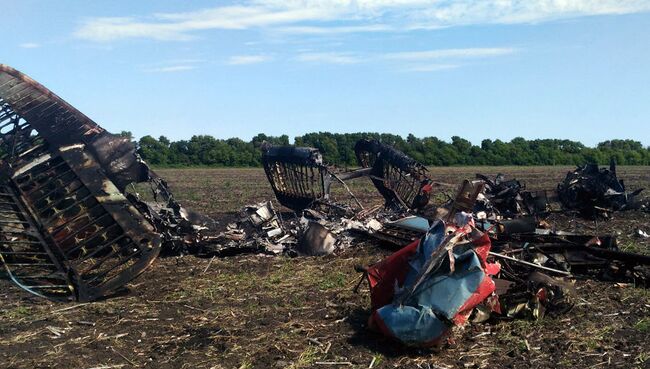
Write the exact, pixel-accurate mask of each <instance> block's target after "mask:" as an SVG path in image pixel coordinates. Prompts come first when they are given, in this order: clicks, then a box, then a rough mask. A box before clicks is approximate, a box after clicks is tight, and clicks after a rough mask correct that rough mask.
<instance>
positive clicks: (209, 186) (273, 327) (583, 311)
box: [0, 167, 650, 369]
mask: <svg viewBox="0 0 650 369" xmlns="http://www.w3.org/2000/svg"><path fill="white" fill-rule="evenodd" d="M569 169H571V168H568V167H532V168H521V167H517V168H515V167H505V168H504V167H501V168H486V167H482V168H432V169H431V175H432V177H433V178H435V179H436V180H438V181H440V182H445V183H450V184H455V183H459V182H460V180H462V179H464V178H472V177H473V176H474V173H476V172H481V173H484V174H488V175H495V174H496V173H497V172H503V173H505V174H506V175H507V176H508V177H509V178H513V177H516V178H518V179H520V180H521V181H522V182H524V183H526V184H527V186H528V188H531V189H544V188H554V187H555V185H556V184H557V183H558V182H559V181H560V180H561V179H562V178H563V177H564V174H565V173H566V171H567V170H569ZM158 172H159V174H161V175H162V176H163V177H165V178H166V179H168V181H169V182H170V184H171V186H172V189H173V190H174V192H175V194H176V196H177V198H178V199H179V200H180V201H181V202H182V203H183V204H185V205H186V206H188V207H190V208H192V209H194V210H197V211H200V212H203V213H206V214H208V215H210V216H212V217H214V218H216V219H222V220H224V219H231V218H232V214H233V212H235V211H237V210H238V209H239V208H241V206H242V205H245V204H251V203H255V202H259V201H263V200H268V199H273V194H272V192H271V189H270V187H269V186H268V184H267V181H266V178H265V176H264V173H263V171H262V170H261V169H184V170H172V169H167V170H159V171H158ZM619 177H621V178H624V179H625V182H626V184H627V185H628V187H629V188H630V189H634V188H639V187H647V188H650V168H648V167H621V168H619ZM351 189H352V191H353V192H354V193H355V194H357V196H358V197H359V198H360V200H361V201H362V202H363V203H365V204H373V203H381V199H380V198H379V197H378V195H377V193H376V192H375V190H374V188H373V187H372V185H371V184H369V182H368V181H367V180H364V179H358V180H355V181H354V182H353V183H352V185H351ZM439 190H440V191H443V190H449V192H451V189H450V188H445V187H441V188H439ZM339 194H340V195H341V196H344V195H343V192H339ZM443 197H444V196H442V195H441V196H439V197H438V199H442V198H443ZM551 222H552V223H553V224H554V225H555V226H556V227H557V228H558V229H563V230H577V231H581V232H585V233H592V234H603V233H616V234H617V235H618V236H619V245H620V246H621V247H622V248H623V249H625V250H628V251H635V252H642V253H646V254H650V240H649V239H647V238H646V239H644V238H639V237H636V236H635V235H634V234H635V231H636V230H637V229H642V230H644V231H646V232H649V233H650V214H648V213H642V212H639V211H630V212H624V213H618V214H616V215H615V216H614V218H613V219H611V220H609V221H607V222H593V221H584V220H580V219H574V218H571V217H565V216H554V217H553V218H551ZM388 254H390V250H386V249H383V248H381V247H379V246H378V245H377V244H376V243H374V242H371V241H361V242H358V243H357V244H355V245H353V246H352V247H351V248H349V249H347V250H345V251H343V252H341V253H339V254H338V255H332V256H327V257H322V258H304V257H298V258H289V257H269V256H263V255H240V256H234V257H228V258H215V259H209V258H198V257H194V256H184V257H166V258H160V259H158V260H157V261H156V262H155V264H154V265H153V267H152V268H151V269H150V270H148V271H147V272H146V273H145V274H144V275H142V276H141V277H140V278H138V279H137V280H135V281H133V283H131V284H130V285H129V286H128V289H127V290H125V291H123V292H121V293H120V294H118V295H117V296H114V297H112V298H109V299H106V300H104V301H100V302H95V303H90V304H60V303H53V302H49V301H46V300H43V299H40V298H37V297H34V296H31V295H30V294H28V293H27V292H24V291H22V290H20V289H19V288H17V287H15V286H14V285H13V284H11V283H10V282H9V281H7V280H0V367H1V368H105V369H107V368H131V367H138V368H139V367H148V368H240V369H245V368H337V367H344V368H347V367H353V368H370V367H372V368H502V367H503V368H598V367H617V368H633V367H638V368H648V367H650V351H649V350H648V347H649V343H650V317H649V312H650V294H648V291H647V290H645V289H641V288H635V287H634V286H631V285H615V284H612V283H606V282H597V281H577V282H576V287H577V291H578V298H577V303H576V304H575V306H574V307H573V309H571V310H570V311H569V312H567V313H564V314H562V315H559V316H547V317H545V318H544V319H543V320H540V321H530V320H491V321H489V322H487V323H482V324H474V325H472V324H469V325H467V326H465V327H464V328H462V329H458V330H457V331H456V332H455V333H454V335H453V336H452V339H450V340H449V341H448V342H447V343H445V344H443V346H442V347H439V348H436V349H427V350H422V349H410V348H405V347H402V346H400V345H399V344H396V343H395V342H392V341H390V340H386V339H384V338H383V337H381V336H379V335H377V334H375V333H373V332H371V331H369V330H368V329H367V328H366V321H367V318H368V313H369V305H370V304H369V297H368V294H367V290H366V289H365V288H361V290H360V292H359V293H358V294H355V293H354V292H353V291H352V290H353V288H354V286H355V285H356V284H357V282H358V281H359V278H360V275H359V274H358V273H356V272H355V271H354V266H355V265H369V264H372V263H375V262H377V261H379V260H381V259H382V258H384V257H385V256H386V255H388Z"/></svg>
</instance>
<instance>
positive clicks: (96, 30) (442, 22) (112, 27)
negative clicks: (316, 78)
mask: <svg viewBox="0 0 650 369" xmlns="http://www.w3.org/2000/svg"><path fill="white" fill-rule="evenodd" d="M237 4H238V5H230V6H218V7H214V8H208V9H203V10H198V11H192V12H182V13H160V14H152V15H150V16H148V17H144V18H132V17H122V18H91V19H86V20H85V21H84V22H82V24H81V25H80V27H79V28H78V29H77V30H76V31H75V36H76V37H78V38H82V39H86V40H90V41H112V40H118V39H127V38H148V39H154V40H189V39H192V38H193V37H195V33H197V32H199V31H202V30H212V29H221V30H243V29H254V28H264V29H277V30H280V31H282V30H284V31H285V32H293V33H308V34H332V33H350V32H386V31H391V30H394V31H408V30H413V29H435V28H441V27H454V26H463V25H475V24H514V23H538V22H545V21H550V20H555V19H562V18H575V17H583V16H593V15H605V14H612V15H616V14H629V13H639V12H646V11H650V0H456V1H452V0H248V1H242V2H238V3H237Z"/></svg>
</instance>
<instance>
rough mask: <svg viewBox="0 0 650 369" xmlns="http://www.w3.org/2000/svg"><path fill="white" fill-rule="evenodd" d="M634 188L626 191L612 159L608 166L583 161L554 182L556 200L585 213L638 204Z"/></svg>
mask: <svg viewBox="0 0 650 369" xmlns="http://www.w3.org/2000/svg"><path fill="white" fill-rule="evenodd" d="M641 191H643V189H638V190H636V191H634V192H627V191H626V189H625V183H624V182H623V181H622V180H619V179H618V177H617V176H616V163H615V162H614V161H612V162H611V164H610V166H609V169H606V168H599V167H598V165H596V164H586V165H584V166H581V167H578V168H577V169H576V170H575V171H573V172H569V173H567V175H566V178H565V179H564V181H562V182H561V183H560V184H558V186H557V193H558V196H559V199H560V201H561V202H562V204H563V205H564V207H565V208H566V209H571V210H577V211H578V212H580V214H582V215H583V216H586V217H594V216H597V215H598V216H603V217H606V216H607V214H608V213H609V212H612V211H621V210H628V209H636V208H639V207H641V202H640V201H638V199H637V196H638V195H639V194H640V193H641Z"/></svg>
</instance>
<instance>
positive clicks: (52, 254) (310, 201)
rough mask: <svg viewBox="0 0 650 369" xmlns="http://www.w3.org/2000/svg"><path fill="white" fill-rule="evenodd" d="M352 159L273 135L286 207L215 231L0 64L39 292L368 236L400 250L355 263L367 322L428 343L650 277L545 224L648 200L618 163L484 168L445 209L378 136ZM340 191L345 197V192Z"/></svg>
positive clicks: (2, 229)
mask: <svg viewBox="0 0 650 369" xmlns="http://www.w3.org/2000/svg"><path fill="white" fill-rule="evenodd" d="M355 154H356V157H357V161H358V164H359V167H360V169H358V170H354V171H347V172H341V171H338V170H336V168H333V167H330V166H328V165H326V164H325V163H324V161H323V158H322V155H321V154H320V152H319V151H318V150H317V149H314V148H305V147H290V146H282V147H278V146H271V145H264V146H263V147H262V163H263V167H264V171H265V173H266V175H267V178H268V180H269V183H270V185H271V188H272V189H273V192H274V194H275V196H276V198H277V201H278V202H279V203H280V204H281V205H283V206H284V207H286V208H287V209H290V210H291V212H290V213H289V214H290V215H286V214H287V213H284V215H283V213H282V212H279V211H276V210H275V209H274V207H273V203H272V202H271V201H268V202H264V203H260V204H256V205H251V206H246V207H244V208H243V210H242V212H241V214H240V217H239V220H238V221H236V222H233V223H231V224H227V225H225V227H224V226H219V225H218V224H217V222H215V221H214V220H212V219H210V218H208V217H206V216H203V215H200V214H196V213H194V212H192V211H190V210H188V209H185V208H184V207H182V206H181V205H180V204H179V203H178V202H177V201H176V200H175V199H174V196H173V194H172V193H171V191H170V189H169V187H168V186H167V183H166V182H165V180H164V179H162V178H160V177H159V176H158V175H156V173H155V172H154V171H152V170H151V169H150V168H149V167H148V166H147V164H146V163H145V162H144V161H143V160H142V159H141V158H140V157H139V155H138V154H137V148H136V146H135V145H134V144H133V143H132V142H131V141H130V140H129V139H127V138H124V137H120V136H116V135H113V134H110V133H109V132H107V131H105V130H104V129H103V128H102V127H100V126H99V125H98V124H96V123H95V122H93V121H92V120H91V119H90V118H88V117H87V116H85V115H84V114H82V113H81V112H79V111H78V110H77V109H75V108H74V107H72V106H71V105H69V104H68V103H66V102H65V101H63V100H62V99H61V98H59V97H58V96H57V95H55V94H54V93H52V92H51V91H49V90H48V89H47V88H45V87H44V86H42V85H40V84H39V83H37V82H36V81H34V80H32V79H31V78H29V77H27V76H26V75H24V74H22V73H20V72H18V71H16V70H15V69H13V68H10V67H7V66H4V65H0V263H1V264H2V266H3V268H4V270H5V274H6V275H7V276H8V278H9V279H10V280H11V281H12V282H13V283H15V284H16V285H18V286H20V287H21V288H23V289H25V290H27V291H29V292H31V293H33V294H35V295H38V296H41V297H45V298H49V299H52V300H59V301H93V300H97V299H100V298H106V297H110V296H111V294H113V293H115V292H116V291H118V290H119V289H122V288H124V286H125V285H126V284H127V283H129V282H130V281H132V280H133V279H134V278H136V277H137V276H138V275H140V274H142V273H143V272H145V270H146V269H147V268H148V267H149V266H151V264H152V263H153V262H154V260H155V259H156V258H157V257H158V256H159V255H160V254H166V255H178V254H198V255H213V256H214V255H216V256H226V255H231V254H235V253H242V252H255V253H260V252H263V253H269V254H280V253H284V254H289V255H323V254H330V253H333V252H335V251H336V250H338V249H341V248H345V247H346V246H347V245H349V244H350V242H351V241H352V240H353V239H355V238H365V239H372V240H376V241H377V242H378V243H382V244H384V245H391V246H392V247H394V248H395V250H396V252H395V253H394V254H393V255H391V256H389V257H388V258H386V259H385V260H384V261H382V262H380V263H378V264H375V265H371V266H368V267H359V268H358V269H359V271H360V272H362V273H364V275H365V276H366V279H367V281H368V282H369V285H370V295H371V301H372V308H371V310H372V313H371V318H370V326H371V327H374V328H375V329H377V330H378V331H380V332H383V333H384V334H386V335H388V336H390V337H393V338H396V339H398V340H399V341H401V342H404V343H406V344H412V345H419V346H423V345H429V344H434V343H436V342H439V341H440V340H441V339H442V338H444V337H445V336H446V335H447V334H448V333H449V331H450V330H451V328H452V327H453V326H454V325H459V324H463V323H464V322H466V321H467V320H468V319H470V318H471V319H472V320H473V321H483V320H486V319H487V318H488V317H489V316H491V315H492V314H496V315H501V316H508V317H516V316H531V317H534V318H540V317H542V316H543V315H544V313H545V312H546V311H550V310H561V309H565V308H566V306H568V305H570V304H571V291H572V288H571V284H570V283H569V282H568V281H567V278H571V277H580V278H598V279H602V280H611V281H626V282H634V283H635V284H636V285H640V286H646V284H647V281H648V273H647V268H648V266H650V257H648V256H645V255H640V254H632V253H626V252H622V251H620V250H618V247H617V245H616V238H615V237H614V236H611V235H581V234H573V233H568V232H562V231H556V230H551V229H548V227H546V226H545V224H544V219H545V217H547V216H548V215H549V214H551V213H553V212H564V213H566V212H572V213H575V214H576V215H579V216H583V217H588V218H591V217H601V218H603V217H604V218H606V217H608V216H609V214H611V213H612V212H615V211H621V210H627V209H645V210H647V204H643V203H642V202H641V201H640V200H639V199H638V195H639V193H640V190H639V191H635V192H632V193H629V192H627V191H626V189H625V185H624V183H623V181H621V180H619V179H618V178H617V176H616V168H615V165H614V164H612V165H611V166H610V168H609V169H601V168H599V167H598V166H596V165H590V164H588V165H586V166H583V167H578V168H577V169H576V170H575V171H573V172H570V173H568V174H567V176H566V178H565V180H564V181H562V182H561V183H560V184H558V186H557V188H556V189H552V190H547V191H526V190H525V186H524V185H522V184H521V183H520V182H519V181H517V180H506V179H505V178H504V177H503V176H502V175H498V176H497V177H496V178H495V179H494V180H492V179H490V178H488V177H486V176H483V175H477V178H476V179H474V180H465V181H464V182H463V183H462V184H461V185H460V186H459V188H458V191H457V193H456V196H455V197H453V198H450V200H449V201H448V202H447V203H445V204H443V205H441V206H434V205H431V204H429V202H430V199H431V194H432V193H433V191H434V189H435V188H437V187H445V186H449V185H446V184H443V183H438V182H436V181H434V180H433V179H431V178H430V177H429V175H428V171H427V169H426V167H425V166H423V165H422V164H420V163H418V162H417V161H415V160H413V159H412V158H410V157H409V156H407V155H405V154H404V153H402V152H401V151H399V150H397V149H395V148H393V147H391V146H390V145H387V144H384V143H381V142H379V141H375V140H360V141H359V142H357V144H356V146H355ZM356 178H368V179H369V180H370V181H372V183H373V185H374V186H375V188H376V189H377V191H378V192H379V194H381V196H382V197H383V198H384V200H385V203H384V205H383V206H375V207H372V208H365V207H364V206H363V204H362V203H361V202H360V201H359V200H358V199H357V198H356V197H355V196H354V194H353V193H352V191H350V189H349V188H348V186H347V184H346V182H347V181H350V180H353V179H356ZM334 186H340V187H341V188H342V191H339V192H341V193H345V194H347V195H344V196H347V199H346V200H343V201H341V200H339V199H335V196H334V195H333V193H332V188H333V187H334ZM224 228H225V229H224Z"/></svg>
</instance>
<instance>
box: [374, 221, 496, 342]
mask: <svg viewBox="0 0 650 369" xmlns="http://www.w3.org/2000/svg"><path fill="white" fill-rule="evenodd" d="M448 232H449V233H448ZM467 232H468V231H467V230H465V229H461V228H455V227H454V226H451V227H447V226H446V225H445V224H444V223H443V222H441V221H438V222H436V223H434V224H433V225H432V227H431V229H430V230H429V231H428V232H427V234H426V236H424V237H423V238H422V239H421V240H420V241H419V242H414V243H412V244H411V245H409V246H407V247H406V248H404V249H402V250H400V251H398V252H397V253H395V254H393V255H391V256H389V257H388V258H387V259H386V260H384V261H382V262H380V263H378V264H376V265H373V266H371V267H369V268H368V270H367V275H368V280H369V282H370V289H371V299H372V306H373V307H372V309H373V313H372V316H371V318H370V324H371V326H372V327H373V328H375V329H377V330H379V331H381V332H382V333H383V334H385V335H387V336H389V337H393V338H396V339H398V340H399V341H401V342H403V343H405V344H408V345H415V346H428V345H433V344H437V343H439V342H440V341H441V340H442V339H443V338H444V337H445V336H446V335H447V334H448V333H449V330H450V329H451V327H452V326H453V325H455V324H463V323H465V322H466V320H467V318H468V317H469V314H470V312H471V311H472V309H473V308H474V307H475V306H477V305H478V304H479V303H481V302H483V301H484V300H486V299H487V298H488V297H489V296H490V295H491V294H492V292H493V291H494V290H495V285H494V283H493V281H492V279H491V278H490V276H489V275H490V274H493V273H495V272H497V271H498V266H497V265H488V264H487V263H486V261H485V260H486V257H487V253H488V251H489V249H490V240H489V238H488V237H487V236H485V235H481V234H480V233H478V234H476V235H474V233H473V232H472V238H473V241H472V242H469V243H462V244H461V240H464V238H465V237H464V236H465V235H466V234H467Z"/></svg>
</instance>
